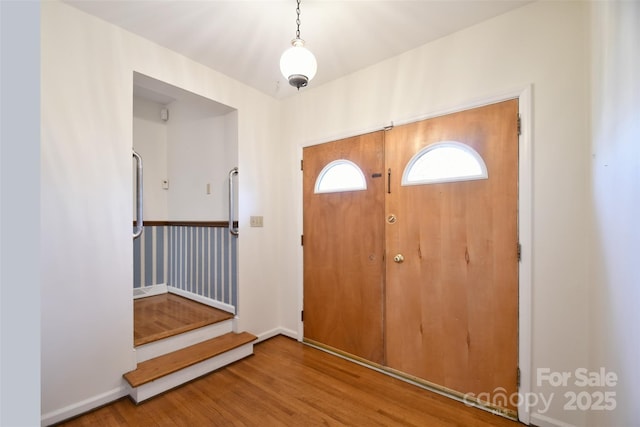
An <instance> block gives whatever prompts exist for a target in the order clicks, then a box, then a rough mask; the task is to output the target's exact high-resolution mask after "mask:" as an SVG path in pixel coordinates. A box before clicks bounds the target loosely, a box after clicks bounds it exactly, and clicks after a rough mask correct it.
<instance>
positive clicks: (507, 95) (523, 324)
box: [297, 84, 533, 425]
mask: <svg viewBox="0 0 640 427" xmlns="http://www.w3.org/2000/svg"><path fill="white" fill-rule="evenodd" d="M514 98H517V99H518V113H519V115H520V135H519V144H520V146H519V152H518V239H519V242H520V245H521V252H520V265H519V269H518V367H519V370H520V375H519V376H520V381H519V383H520V384H519V387H518V397H519V399H518V405H517V406H518V420H519V421H520V422H522V423H524V424H526V425H528V424H529V423H530V419H531V412H530V408H528V406H527V405H526V399H524V398H523V396H527V395H528V394H529V393H531V378H532V365H531V359H532V357H531V354H532V318H531V316H532V310H531V305H532V284H533V88H532V85H531V84H528V85H525V86H521V87H519V88H515V89H512V90H507V91H505V92H502V93H498V94H496V95H493V96H487V97H484V98H480V99H475V100H470V101H469V102H467V103H464V104H458V105H456V106H453V107H450V108H446V109H443V110H439V111H433V112H431V113H428V114H425V115H420V116H414V117H410V118H405V119H401V120H398V121H392V122H391V123H389V124H387V125H381V126H376V127H375V128H369V129H362V130H360V131H357V132H352V133H345V134H341V135H333V136H331V137H330V138H329V139H322V140H317V141H303V142H302V143H301V144H300V145H299V147H298V156H299V157H298V158H299V159H302V152H303V148H305V147H309V146H312V145H317V144H323V143H326V142H331V141H335V140H338V139H342V138H347V137H352V136H357V135H361V134H364V133H369V132H374V131H378V130H380V129H384V128H385V127H388V126H395V125H402V124H407V123H413V122H417V121H421V120H426V119H430V118H433V117H438V116H443V115H447V114H451V113H456V112H459V111H464V110H469V109H472V108H476V107H481V106H484V105H488V104H494V103H497V102H501V101H506V100H509V99H514ZM298 188H299V190H300V195H302V171H300V175H299V182H298ZM300 202H302V198H300ZM298 215H299V218H298V219H299V224H300V229H299V232H300V234H302V215H303V207H302V203H300V207H299V211H298ZM302 251H303V247H302V246H300V252H299V257H298V260H299V263H300V264H299V268H298V283H299V285H298V307H297V308H298V312H299V313H301V312H302V309H303V295H304V281H303V265H302V259H303V252H302ZM297 332H298V334H297V335H298V336H297V339H298V341H300V342H302V341H303V337H304V323H303V322H302V319H299V320H298V331H297ZM381 372H385V371H381ZM385 373H386V372H385ZM509 397H511V396H509Z"/></svg>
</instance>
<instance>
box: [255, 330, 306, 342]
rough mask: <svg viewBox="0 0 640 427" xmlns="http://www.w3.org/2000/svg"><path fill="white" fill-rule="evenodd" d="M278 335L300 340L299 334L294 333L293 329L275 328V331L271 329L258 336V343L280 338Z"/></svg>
mask: <svg viewBox="0 0 640 427" xmlns="http://www.w3.org/2000/svg"><path fill="white" fill-rule="evenodd" d="M278 335H284V336H286V337H289V338H293V339H294V340H297V339H298V334H297V333H296V332H294V331H292V330H291V329H287V328H275V329H271V330H270V331H267V332H263V333H261V334H260V335H258V340H257V342H262V341H266V340H268V339H269V338H273V337H275V336H278Z"/></svg>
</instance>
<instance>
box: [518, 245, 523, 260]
mask: <svg viewBox="0 0 640 427" xmlns="http://www.w3.org/2000/svg"><path fill="white" fill-rule="evenodd" d="M517 255H518V261H522V245H521V244H520V243H518V249H517Z"/></svg>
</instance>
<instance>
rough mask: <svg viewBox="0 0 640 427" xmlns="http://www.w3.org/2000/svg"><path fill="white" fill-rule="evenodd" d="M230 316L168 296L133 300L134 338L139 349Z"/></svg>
mask: <svg viewBox="0 0 640 427" xmlns="http://www.w3.org/2000/svg"><path fill="white" fill-rule="evenodd" d="M232 318H233V314H231V313H227V312H226V311H222V310H218V309H217V308H213V307H209V306H208V305H205V304H201V303H199V302H196V301H192V300H189V299H187V298H183V297H181V296H178V295H174V294H171V293H165V294H161V295H155V296H152V297H146V298H139V299H136V300H134V301H133V322H134V327H133V339H134V345H135V346H139V345H142V344H146V343H149V342H152V341H156V340H159V339H162V338H167V337H170V336H173V335H177V334H180V333H183V332H187V331H190V330H193V329H197V328H200V327H203V326H207V325H211V324H213V323H217V322H220V321H223V320H227V319H232Z"/></svg>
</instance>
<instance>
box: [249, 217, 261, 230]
mask: <svg viewBox="0 0 640 427" xmlns="http://www.w3.org/2000/svg"><path fill="white" fill-rule="evenodd" d="M249 225H250V226H251V227H262V226H263V221H262V217H261V216H252V217H250V218H249Z"/></svg>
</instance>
